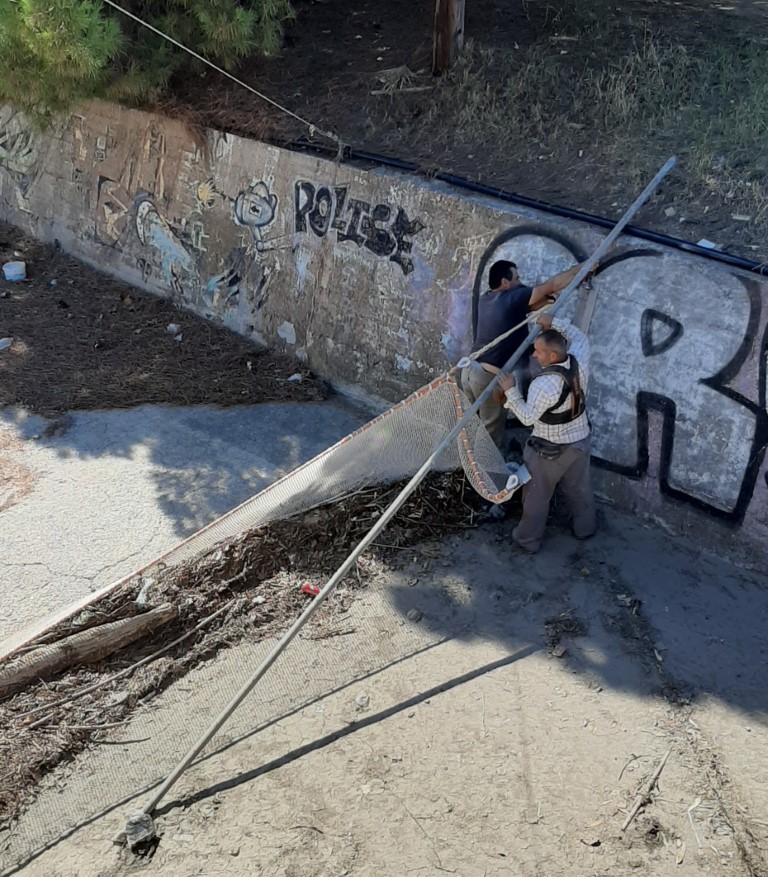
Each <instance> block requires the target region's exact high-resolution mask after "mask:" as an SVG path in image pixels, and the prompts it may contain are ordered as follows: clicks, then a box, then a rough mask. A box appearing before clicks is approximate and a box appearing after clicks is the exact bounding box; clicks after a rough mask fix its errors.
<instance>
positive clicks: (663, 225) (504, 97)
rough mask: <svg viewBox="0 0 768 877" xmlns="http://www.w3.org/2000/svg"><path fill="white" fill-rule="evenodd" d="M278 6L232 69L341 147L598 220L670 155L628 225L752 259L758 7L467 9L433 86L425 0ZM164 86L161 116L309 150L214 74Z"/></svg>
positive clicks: (272, 113)
mask: <svg viewBox="0 0 768 877" xmlns="http://www.w3.org/2000/svg"><path fill="white" fill-rule="evenodd" d="M294 5H295V9H296V13H297V18H296V20H295V21H294V22H292V23H289V25H288V27H287V31H286V39H285V43H284V46H283V48H282V50H281V51H280V52H279V54H278V55H277V56H275V57H273V58H269V59H259V58H252V59H249V60H247V61H246V62H244V63H243V64H242V65H241V66H240V68H239V69H238V70H237V74H238V76H240V77H241V78H242V79H243V80H244V81H245V82H247V83H248V84H249V85H251V86H252V87H254V88H256V89H258V90H261V91H263V92H264V93H265V94H266V95H268V96H269V97H271V98H272V99H274V100H277V101H278V102H280V103H282V104H283V105H284V106H286V107H287V108H288V109H290V110H292V111H293V112H295V113H298V114H299V115H301V116H302V117H304V118H305V119H307V120H308V121H310V122H312V123H314V124H316V125H317V126H319V127H320V128H324V129H325V130H329V131H331V132H334V133H336V134H338V135H339V136H340V137H341V138H342V139H343V141H344V142H345V143H347V144H348V145H349V146H351V147H353V148H357V149H362V150H370V151H373V152H378V153H381V154H384V155H387V156H392V157H395V158H398V159H401V160H405V161H410V162H415V163H416V164H417V165H418V166H420V167H421V168H422V169H423V171H424V172H425V173H426V174H429V173H430V172H432V171H434V170H440V171H444V172H452V173H455V174H459V175H462V176H465V177H468V178H469V179H472V180H477V181H481V182H484V183H486V184H488V185H490V186H492V187H501V188H504V189H506V190H507V191H511V192H516V193H518V194H520V195H524V196H527V197H532V198H538V199H541V200H543V201H547V202H550V203H555V204H558V205H565V206H569V207H572V208H575V209H579V210H583V211H586V212H589V213H596V214H599V215H603V216H607V217H609V218H618V217H619V216H620V215H621V214H622V213H623V210H624V208H625V207H626V205H627V204H628V203H629V202H630V201H631V197H632V195H633V193H636V192H637V191H639V190H640V188H641V187H642V185H643V184H644V183H645V182H647V181H648V179H650V177H651V176H652V175H653V173H655V171H656V170H658V168H659V167H660V166H661V165H662V164H663V162H664V161H665V160H666V159H667V158H668V157H669V156H670V155H672V154H676V155H677V156H678V157H679V161H680V163H679V166H678V168H676V169H675V171H674V172H673V174H672V175H671V176H670V177H669V178H668V179H667V181H665V185H664V193H663V196H660V197H659V198H656V199H654V200H652V202H651V203H649V204H648V205H647V206H646V207H645V208H644V210H643V212H642V214H641V215H640V217H639V219H638V221H637V224H638V225H641V226H644V227H646V228H651V229H653V230H656V231H661V232H664V233H666V234H670V235H672V236H674V237H678V238H682V239H684V240H688V241H693V242H696V241H698V240H699V239H701V238H706V239H709V240H711V241H713V242H715V243H717V244H719V245H720V246H722V247H723V248H724V249H726V250H729V251H731V252H735V253H738V254H740V255H743V256H746V257H748V258H750V259H753V260H755V261H758V262H760V261H763V260H766V259H767V258H768V249H766V246H765V230H766V229H765V224H766V222H768V211H766V204H767V203H768V202H766V201H765V193H766V191H768V189H767V188H766V183H767V180H766V166H765V161H764V157H763V153H764V150H763V149H762V147H761V143H762V142H763V137H764V130H765V125H766V119H765V117H764V111H763V110H761V109H760V107H764V106H765V100H764V98H763V97H761V95H763V94H764V91H765V88H766V84H765V81H764V78H762V75H761V74H760V73H759V71H761V70H764V69H765V58H764V52H765V38H766V35H767V34H768V29H766V18H765V12H766V11H765V8H764V4H761V3H759V2H755V3H750V2H738V3H733V4H720V3H714V2H712V3H709V2H705V3H698V2H697V3H690V2H682V3H680V2H676V3H674V4H672V3H669V2H664V0H663V2H645V0H624V2H621V3H614V2H608V0H587V2H576V0H561V2H558V3H554V4H550V3H529V2H525V0H523V2H520V3H507V2H502V0H475V2H473V3H468V4H467V8H466V21H465V34H466V38H467V45H468V53H467V56H466V58H465V60H464V61H463V62H462V63H460V64H459V65H458V66H457V68H456V69H455V70H454V71H453V72H452V73H451V74H449V75H448V76H446V77H444V78H443V79H440V80H437V79H435V78H434V77H432V75H431V70H430V68H431V52H432V43H431V39H432V15H433V8H434V7H433V4H431V3H422V4H413V3H411V2H408V0H362V2H360V3H356V4H354V5H352V6H350V4H348V3H345V2H342V0H296V2H295V4H294ZM750 58H753V59H754V65H755V68H754V72H751V71H752V68H751V67H750V66H749V65H750V63H752V62H751V61H750ZM712 77H715V78H714V79H712ZM173 91H174V98H173V100H172V101H171V102H169V103H166V104H165V105H164V107H160V109H165V111H167V112H170V113H173V114H176V115H179V114H181V115H182V117H186V118H187V119H188V120H189V122H190V124H192V125H193V126H194V125H199V126H206V125H210V126H213V127H219V128H222V129H224V130H228V131H232V132H234V133H240V134H243V135H245V136H252V137H256V138H257V139H267V140H271V141H274V142H278V143H291V142H296V143H301V142H304V143H307V142H308V135H307V130H306V128H305V127H304V126H302V125H300V124H299V123H297V122H295V121H294V120H292V119H291V118H289V117H288V116H285V115H282V114H280V113H279V112H278V111H276V110H275V109H273V108H272V107H270V106H268V105H266V104H265V103H264V102H263V101H261V100H260V99H259V98H258V97H257V96H255V95H253V94H251V93H249V92H247V91H246V90H244V89H243V88H241V87H240V86H238V85H236V84H235V83H233V82H231V81H229V80H226V79H224V78H223V77H221V76H220V75H219V74H217V73H216V72H215V71H212V70H204V71H201V72H198V73H195V74H191V75H188V74H185V75H184V76H183V77H180V78H179V80H178V81H176V82H174V83H173ZM749 101H756V102H757V103H756V105H755V106H756V109H755V111H754V112H751V111H749V110H748V108H747V104H748V102H749ZM741 106H743V108H744V113H743V117H742V116H741V115H739V116H738V118H737V117H736V116H734V117H733V118H731V115H730V114H731V113H732V112H734V111H736V110H738V108H739V107H741ZM761 132H763V133H761ZM314 142H315V143H316V144H320V145H323V144H325V141H323V139H322V138H318V137H316V138H315V141H314ZM325 145H327V144H325ZM331 152H333V149H332V150H331Z"/></svg>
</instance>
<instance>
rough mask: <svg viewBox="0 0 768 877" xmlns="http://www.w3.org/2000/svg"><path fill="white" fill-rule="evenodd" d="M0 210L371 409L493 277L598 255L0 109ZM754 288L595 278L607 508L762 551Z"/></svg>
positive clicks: (291, 165)
mask: <svg viewBox="0 0 768 877" xmlns="http://www.w3.org/2000/svg"><path fill="white" fill-rule="evenodd" d="M0 204H2V208H1V211H2V215H3V217H4V218H5V219H7V220H8V221H10V222H13V223H15V224H16V225H19V226H21V227H24V228H26V229H27V230H28V231H30V232H31V233H33V234H35V235H36V236H38V237H40V238H43V239H45V240H52V239H54V238H56V239H58V240H59V241H60V242H61V243H62V245H63V246H64V247H65V248H66V249H67V250H69V251H70V252H72V253H73V254H74V255H77V256H78V257H80V258H83V259H85V260H86V261H89V262H91V263H93V264H94V265H96V266H98V267H100V268H102V269H104V270H107V271H111V272H113V273H115V274H119V275H120V276H121V277H123V278H125V279H127V280H129V281H131V282H134V283H136V284H137V285H140V286H142V287H144V288H146V289H149V290H152V291H154V292H157V293H160V294H163V295H170V296H173V297H174V298H175V299H176V300H178V301H179V302H181V303H183V304H184V305H186V306H187V307H189V308H191V309H193V310H195V311H196V312H198V313H200V314H203V315H205V316H207V317H209V318H210V319H213V320H217V321H220V322H223V323H224V324H226V325H227V326H229V327H231V328H233V329H235V330H236V331H238V332H241V333H243V334H245V335H247V336H250V337H252V338H253V339H254V340H256V341H259V342H262V343H266V344H270V345H274V346H280V347H283V348H284V349H287V350H289V351H291V352H293V353H295V354H296V355H297V356H298V357H300V358H301V359H303V360H305V361H306V362H307V363H308V364H309V365H310V366H311V367H312V368H313V369H315V370H316V371H317V372H319V373H320V374H322V375H324V376H326V377H328V378H329V379H331V380H332V381H334V382H335V383H337V384H338V385H341V386H345V387H348V388H350V387H360V388H362V389H363V390H364V391H365V392H366V393H367V394H369V395H370V396H373V397H378V398H380V399H384V400H388V401H396V400H397V399H400V398H402V397H403V396H404V395H406V394H407V393H408V392H410V391H411V390H414V389H416V388H417V387H419V386H421V385H422V384H423V383H425V382H426V381H428V380H429V379H430V378H431V377H433V376H434V375H435V374H438V373H440V372H441V371H443V370H444V369H445V368H446V367H447V366H449V365H450V364H452V363H455V362H456V360H457V359H458V358H459V357H460V356H461V355H462V354H464V353H466V352H467V351H468V349H469V340H470V334H471V322H472V302H473V296H474V297H476V296H477V295H478V294H479V293H480V291H481V290H482V289H483V288H484V286H485V282H486V274H487V269H488V266H489V265H490V264H491V263H492V262H493V261H494V260H495V259H497V258H511V259H513V260H514V261H516V262H517V263H518V264H519V266H520V273H521V275H522V277H523V280H524V281H525V282H527V283H529V284H535V283H537V282H540V281H542V280H543V279H545V278H546V277H548V276H550V275H551V274H553V273H555V272H557V271H560V270H563V269H565V268H567V267H569V266H570V265H572V264H573V263H574V262H575V261H578V260H581V259H583V258H584V257H585V256H586V254H587V253H588V252H590V251H591V250H592V249H593V248H594V247H595V245H596V243H597V241H598V240H599V236H600V235H599V232H598V231H596V230H595V229H594V228H592V227H590V226H587V225H581V224H578V223H569V222H566V221H564V220H559V219H555V218H553V217H551V216H548V215H546V214H539V213H536V212H535V211H532V210H526V209H523V208H518V207H511V206H509V205H505V204H501V203H499V202H496V201H493V200H492V199H484V198H477V197H468V196H467V195H466V193H459V192H456V191H454V190H451V189H449V188H448V187H446V186H442V185H437V184H433V183H428V182H425V181H421V180H416V179H413V178H409V177H407V176H403V175H398V174H395V173H390V172H382V171H362V170H357V169H355V168H352V167H349V166H344V165H337V164H334V163H333V162H329V161H325V160H320V159H316V158H313V157H309V156H306V155H301V154H296V153H291V152H287V151H284V150H279V149H276V148H274V147H269V146H265V145H263V144H259V143H254V142H251V141H247V140H243V139H240V138H237V137H233V136H229V135H225V134H222V133H219V132H213V131H211V132H208V134H207V138H206V141H205V143H202V144H201V143H196V142H195V141H194V140H193V139H192V137H191V136H190V134H189V133H188V132H187V131H186V130H185V129H184V128H183V127H182V126H181V125H180V124H178V123H175V122H172V121H169V120H166V119H161V118H159V117H156V116H151V115H147V114H143V113H139V112H134V111H129V110H124V109H120V108H118V107H115V106H112V105H109V104H102V103H93V104H89V105H87V106H86V107H84V108H83V109H82V110H81V113H80V114H76V115H73V116H71V117H70V118H69V119H68V120H67V121H66V122H65V123H61V124H60V125H59V126H58V127H57V128H55V129H53V130H51V131H48V132H46V133H45V134H39V133H37V132H36V131H34V130H33V129H32V128H31V127H30V126H29V125H28V124H27V123H26V121H25V120H24V119H23V118H22V117H21V116H19V115H17V114H14V113H12V112H10V111H8V110H3V111H0ZM767 289H768V285H766V284H765V283H763V282H758V280H757V278H754V277H751V276H748V275H745V274H742V273H740V272H737V271H733V270H729V269H726V268H724V267H721V266H718V265H716V264H715V263H712V262H707V261H704V260H701V259H697V258H696V257H693V256H684V255H681V254H679V253H676V252H673V251H670V250H665V249H664V248H662V247H650V246H648V245H642V246H639V245H638V243H637V241H634V240H633V239H631V238H625V239H622V241H620V243H619V246H618V247H617V248H616V250H615V251H614V253H613V255H612V256H611V257H610V258H609V259H607V260H605V261H604V262H603V264H602V265H601V267H600V271H599V273H598V274H597V276H596V278H595V280H594V291H593V293H592V295H593V296H595V300H594V312H593V316H592V320H591V324H590V338H591V341H592V346H593V369H592V372H593V378H592V385H591V387H590V400H589V401H590V412H591V419H592V423H593V426H594V448H593V452H594V457H595V463H596V466H597V467H598V469H599V472H600V475H599V481H600V482H601V488H602V489H603V491H604V492H606V493H608V494H609V495H611V496H613V497H614V498H618V501H620V502H621V503H622V504H623V505H625V506H626V505H632V506H636V507H642V508H644V509H646V510H650V511H651V512H652V513H654V514H657V515H659V516H661V517H662V518H664V519H666V520H667V521H669V522H670V523H673V524H675V525H680V523H681V522H687V523H688V524H691V523H693V524H694V525H696V526H698V525H699V523H701V522H702V521H706V522H707V525H708V526H709V525H710V524H711V522H713V521H716V522H719V524H718V525H717V526H719V530H718V532H720V533H721V534H727V535H728V537H729V538H730V537H731V536H733V537H734V538H739V539H742V538H747V539H748V540H749V541H750V542H754V540H758V542H759V543H760V544H766V539H765V537H766V535H768V471H766V462H765V456H766V454H765V452H766V445H767V444H768V403H767V400H766V370H767V369H768V329H767V328H766V318H767V316H768V293H767V292H766V290H767ZM713 526H714V525H713Z"/></svg>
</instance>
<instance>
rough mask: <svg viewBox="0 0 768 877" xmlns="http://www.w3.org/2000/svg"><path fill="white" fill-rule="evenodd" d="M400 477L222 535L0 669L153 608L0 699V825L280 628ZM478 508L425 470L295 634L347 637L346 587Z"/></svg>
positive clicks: (459, 480)
mask: <svg viewBox="0 0 768 877" xmlns="http://www.w3.org/2000/svg"><path fill="white" fill-rule="evenodd" d="M402 486H403V485H402V483H395V484H390V485H386V486H376V487H371V488H368V489H366V490H362V491H359V492H357V493H355V494H353V495H351V496H349V497H347V498H344V499H342V500H339V501H337V502H335V503H332V504H328V505H326V506H322V507H319V508H317V509H314V510H312V511H309V512H307V513H305V514H303V515H301V516H298V517H296V518H292V519H289V520H285V521H276V522H273V523H272V524H270V525H268V526H266V527H263V528H260V529H258V530H254V531H251V532H248V533H244V534H243V535H242V536H240V537H238V538H236V539H232V540H229V541H227V542H224V543H220V544H219V545H217V546H215V547H214V548H213V549H211V550H210V551H209V552H207V553H206V554H204V555H201V556H199V557H197V558H194V559H193V560H190V561H188V562H186V563H184V564H181V565H179V566H178V567H173V568H171V569H168V570H165V571H164V572H163V573H162V574H161V575H158V576H157V577H156V578H154V579H149V578H142V577H141V576H138V577H136V578H135V579H133V580H131V581H130V582H127V583H126V584H125V585H123V586H122V587H121V588H119V589H118V590H117V591H114V592H112V593H111V594H109V595H108V596H105V597H104V598H102V599H101V600H99V601H97V602H95V603H93V604H92V605H91V606H89V607H88V608H87V609H86V610H84V611H83V612H81V613H80V615H78V616H76V617H75V618H73V619H71V620H70V621H67V622H63V623H62V624H61V625H59V626H58V627H57V628H56V629H55V630H53V631H50V632H48V633H47V634H45V635H44V636H42V637H40V638H39V640H38V641H36V642H34V643H32V644H30V645H29V647H28V648H27V650H26V651H25V652H24V654H22V655H16V656H14V659H13V660H12V661H9V662H7V663H6V664H5V665H0V686H1V685H2V679H3V678H4V677H7V675H8V674H9V673H10V672H11V671H13V670H14V669H16V668H18V665H19V664H20V663H21V662H24V661H31V660H33V659H35V656H36V654H39V655H45V654H49V653H50V652H51V651H53V649H52V646H53V644H55V643H59V642H60V641H61V640H62V639H63V638H65V637H80V639H83V634H85V633H86V632H90V638H94V637H96V636H97V635H100V631H101V630H102V629H104V628H105V627H107V626H111V627H110V630H112V631H114V630H115V629H116V628H117V627H119V625H117V624H116V623H118V622H123V621H126V620H129V621H130V620H133V621H132V623H133V626H134V627H135V626H136V624H137V623H140V622H141V621H142V620H143V619H149V617H150V616H151V615H152V613H153V612H154V613H155V616H156V617H157V614H158V613H160V614H161V615H162V618H161V619H160V620H159V621H158V622H157V623H156V624H155V627H154V630H153V632H152V635H151V637H150V636H144V637H143V638H142V639H139V640H134V641H132V642H130V643H129V644H128V645H124V646H122V647H119V650H118V651H113V652H112V653H111V654H108V655H103V656H102V653H101V652H100V651H99V650H98V649H95V650H94V652H93V655H94V656H95V659H96V663H88V664H80V665H78V666H66V665H64V664H63V663H62V664H61V665H60V666H58V667H54V668H53V669H51V664H50V661H49V664H48V666H47V670H46V680H45V681H43V680H38V681H36V682H35V683H32V684H29V685H26V686H25V687H23V688H22V690H20V691H17V692H16V693H15V694H12V695H11V696H10V697H9V698H6V700H5V701H4V702H2V703H0V829H3V828H7V827H8V825H9V823H11V822H12V821H13V819H14V818H15V817H17V816H18V815H19V813H20V812H21V810H22V809H23V808H24V806H25V805H27V804H28V803H30V802H31V801H32V800H33V799H34V796H35V787H36V785H37V783H38V782H39V781H40V780H41V778H42V777H43V776H45V775H46V774H47V773H48V772H49V771H51V770H52V769H53V768H54V767H55V766H56V765H58V764H59V763H61V762H62V761H64V760H66V759H70V758H71V757H73V756H74V755H75V754H77V753H78V752H80V751H82V750H83V749H84V748H85V747H86V746H87V745H88V744H89V743H98V742H99V741H101V740H104V739H105V735H106V734H108V732H109V730H110V729H112V728H115V727H117V726H120V725H124V724H127V723H128V722H129V721H130V719H131V716H132V714H133V713H134V712H135V711H136V710H137V709H139V708H141V707H142V706H143V705H144V704H146V703H147V702H148V701H149V700H151V699H152V698H153V697H155V696H156V695H157V694H158V693H159V692H161V691H162V690H163V689H165V688H166V687H167V686H168V685H170V684H171V683H172V682H173V681H174V680H175V679H178V678H179V677H181V676H183V675H184V674H185V673H187V672H188V671H189V670H191V669H192V668H193V667H195V666H196V665H198V664H199V663H201V662H202V661H205V660H208V659H210V658H212V657H214V656H215V655H216V654H217V653H218V652H219V651H220V650H221V649H223V648H227V647H231V646H233V645H236V644H237V643H239V642H242V641H250V642H258V641H260V640H263V639H265V638H268V637H272V636H276V635H278V634H280V633H281V632H282V631H283V630H285V629H286V628H287V627H288V626H289V625H290V624H291V623H292V622H293V620H294V619H295V618H296V616H297V615H298V614H299V612H300V611H301V609H302V608H303V607H304V606H305V605H306V601H307V600H310V599H312V598H313V597H312V595H313V593H314V589H315V588H317V587H319V586H320V585H322V584H324V582H325V580H326V579H327V578H328V576H329V575H330V574H331V573H332V572H333V571H334V570H335V569H336V568H338V566H339V564H340V563H341V561H342V560H343V559H344V558H345V557H346V555H347V554H348V553H349V551H350V550H351V549H352V548H353V547H354V545H355V544H356V543H357V542H358V541H359V540H360V539H361V538H362V536H363V535H364V534H365V533H366V532H367V531H368V530H369V529H370V527H371V526H372V524H373V523H374V521H375V520H376V519H377V518H378V517H379V516H380V515H381V513H382V512H383V511H384V509H385V508H386V507H387V506H388V505H389V504H390V502H391V501H392V499H393V498H394V496H395V495H396V494H397V493H398V492H399V491H400V490H401V489H402ZM484 505H485V504H484V503H483V502H482V501H481V500H480V498H479V497H478V496H477V494H475V493H474V491H473V490H472V489H471V488H470V487H469V485H468V484H467V482H466V480H465V478H464V476H463V474H462V473H460V472H454V473H450V474H432V475H430V476H429V477H428V478H427V479H426V480H425V481H424V482H423V483H422V484H421V485H420V487H419V488H418V489H417V490H416V491H414V493H413V494H412V495H411V496H410V497H409V499H408V500H407V502H406V504H405V505H404V507H403V509H402V510H401V512H400V513H399V515H398V517H397V518H396V519H395V521H394V522H393V523H392V524H391V525H390V527H389V528H388V529H387V530H386V531H385V532H384V533H383V534H382V535H381V537H380V541H379V542H377V543H375V545H374V547H373V548H372V549H371V551H370V552H369V553H367V554H365V555H363V556H362V557H361V558H360V559H359V561H358V564H357V568H356V571H355V573H354V574H350V576H348V577H347V578H346V579H345V580H344V581H343V582H342V583H341V584H340V585H339V587H338V588H337V589H336V591H335V592H334V593H333V594H332V595H331V596H330V597H329V598H328V600H327V601H326V602H325V603H324V604H323V606H321V607H320V610H319V611H318V613H317V615H316V616H315V618H314V619H313V620H312V622H311V623H310V624H309V625H308V626H307V628H306V629H305V631H304V633H303V634H302V636H304V637H306V638H310V639H324V638H327V637H331V636H335V635H339V634H341V633H347V632H349V631H348V630H347V629H345V628H343V627H341V626H340V624H339V622H340V619H341V618H342V617H343V615H344V614H345V613H346V612H347V611H348V609H349V607H350V604H351V600H352V597H353V592H354V591H355V590H357V589H359V588H361V587H365V585H366V583H367V581H369V580H370V578H371V577H372V576H373V575H375V574H376V573H377V572H378V571H379V570H380V569H381V568H382V566H383V565H389V566H399V565H400V563H401V562H405V561H407V560H408V559H410V552H404V551H403V550H402V549H404V548H407V547H409V546H413V545H416V544H418V543H420V542H424V541H425V540H435V539H439V538H441V537H442V536H444V535H445V534H446V533H448V532H452V531H453V532H455V531H457V530H461V529H464V528H467V527H470V526H473V525H475V524H476V522H477V520H478V519H479V518H480V517H481V515H482V513H481V508H482V507H483V506H484ZM168 607H171V608H172V610H173V611H172V612H169V611H168ZM158 624H159V626H157V625H158ZM59 652H60V653H62V654H70V653H71V650H69V649H67V648H60V649H59ZM0 690H2V689H1V688H0Z"/></svg>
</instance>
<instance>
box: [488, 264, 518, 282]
mask: <svg viewBox="0 0 768 877" xmlns="http://www.w3.org/2000/svg"><path fill="white" fill-rule="evenodd" d="M515 270H517V265H515V263H514V262H509V261H507V260H506V259H500V260H499V261H498V262H494V263H493V265H491V270H490V271H489V272H488V286H490V288H491V289H498V288H499V287H500V286H501V281H502V280H511V279H512V272H513V271H515Z"/></svg>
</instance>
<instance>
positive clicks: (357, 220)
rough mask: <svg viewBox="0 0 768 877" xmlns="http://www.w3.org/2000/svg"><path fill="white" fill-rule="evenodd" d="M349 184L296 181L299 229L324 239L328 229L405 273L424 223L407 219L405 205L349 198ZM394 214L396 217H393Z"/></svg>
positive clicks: (409, 270)
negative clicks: (317, 185) (414, 243)
mask: <svg viewBox="0 0 768 877" xmlns="http://www.w3.org/2000/svg"><path fill="white" fill-rule="evenodd" d="M348 195H349V191H348V187H347V186H334V187H331V186H320V187H319V188H315V186H314V185H313V184H312V183H308V182H306V181H305V180H299V181H298V182H297V183H296V224H295V227H296V231H297V232H306V231H307V230H308V229H311V231H312V232H313V233H314V234H316V235H317V236H318V237H320V238H322V237H325V236H326V234H328V232H329V231H335V232H336V239H337V240H338V241H339V242H340V243H343V242H344V241H352V242H353V243H355V244H357V246H358V247H365V248H366V249H368V250H370V251H371V252H372V253H374V254H375V255H377V256H379V257H380V258H382V259H389V261H390V262H394V263H395V264H397V265H399V266H400V268H401V270H402V272H403V274H410V273H411V271H413V259H412V258H411V256H410V253H411V250H412V248H413V240H412V239H413V237H414V236H415V235H417V234H418V233H419V232H420V231H421V230H422V229H423V228H425V225H424V223H423V222H421V221H420V220H418V219H413V220H411V219H408V216H407V215H406V213H405V210H403V209H402V207H397V208H393V207H390V206H389V205H388V204H376V205H374V206H373V207H372V206H371V204H370V203H369V202H368V201H360V200H358V199H357V198H349V197H348ZM393 214H394V219H393V218H392V216H393Z"/></svg>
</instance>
